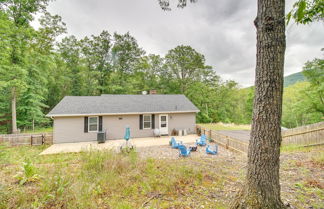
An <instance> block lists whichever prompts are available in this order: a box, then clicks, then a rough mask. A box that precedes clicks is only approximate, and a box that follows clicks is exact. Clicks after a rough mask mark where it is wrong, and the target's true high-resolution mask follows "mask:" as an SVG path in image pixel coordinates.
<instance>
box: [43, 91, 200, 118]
mask: <svg viewBox="0 0 324 209" xmlns="http://www.w3.org/2000/svg"><path fill="white" fill-rule="evenodd" d="M158 112H160V113H161V112H199V110H198V108H197V107H196V106H195V105H194V104H192V103H191V101H190V100H189V99H188V98H187V97H185V96H184V95H167V94H165V95H163V94H153V95H114V94H104V95H101V96H66V97H64V98H63V99H62V100H61V101H60V102H59V103H58V104H57V105H56V106H55V107H54V108H53V109H52V110H51V111H50V112H49V113H48V114H47V116H60V115H66V116H68V115H87V114H89V115H90V114H126V113H131V114H132V113H133V114H134V113H158Z"/></svg>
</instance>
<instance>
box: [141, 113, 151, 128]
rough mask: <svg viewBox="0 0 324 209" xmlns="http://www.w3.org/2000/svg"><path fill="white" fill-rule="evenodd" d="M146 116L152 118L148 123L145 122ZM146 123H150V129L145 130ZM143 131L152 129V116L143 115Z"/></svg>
mask: <svg viewBox="0 0 324 209" xmlns="http://www.w3.org/2000/svg"><path fill="white" fill-rule="evenodd" d="M145 116H149V117H150V121H146V120H145ZM145 122H150V127H148V128H145V126H144V123H145ZM143 129H152V115H148V114H147V115H143Z"/></svg>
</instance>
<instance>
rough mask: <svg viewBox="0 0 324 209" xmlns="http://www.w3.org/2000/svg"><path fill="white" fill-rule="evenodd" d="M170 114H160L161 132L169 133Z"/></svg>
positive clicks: (162, 133)
mask: <svg viewBox="0 0 324 209" xmlns="http://www.w3.org/2000/svg"><path fill="white" fill-rule="evenodd" d="M168 130H169V129H168V115H160V134H161V135H168V134H169V131H168Z"/></svg>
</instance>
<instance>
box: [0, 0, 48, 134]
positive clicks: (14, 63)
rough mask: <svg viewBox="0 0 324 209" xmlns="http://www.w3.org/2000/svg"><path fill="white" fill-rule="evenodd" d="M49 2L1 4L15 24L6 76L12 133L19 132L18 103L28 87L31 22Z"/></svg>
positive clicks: (7, 1) (16, 0)
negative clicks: (9, 94) (27, 50)
mask: <svg viewBox="0 0 324 209" xmlns="http://www.w3.org/2000/svg"><path fill="white" fill-rule="evenodd" d="M47 2H48V0H33V1H24V0H5V1H1V2H0V8H1V10H2V11H4V12H5V13H6V14H7V15H8V17H9V19H10V20H12V22H13V27H12V34H11V37H10V44H9V47H10V62H9V65H8V69H7V71H8V72H7V73H6V76H5V77H4V78H5V79H6V82H7V85H8V86H10V89H11V113H12V132H13V133H16V132H17V115H16V102H17V97H18V95H19V93H21V91H23V90H24V89H25V87H26V81H25V79H26V75H27V71H26V69H25V62H26V59H25V58H26V48H27V46H26V45H28V44H29V42H28V40H29V39H30V37H31V34H30V32H31V27H30V22H31V21H32V20H33V15H34V14H36V13H37V12H38V11H40V10H42V9H44V8H45V7H46V5H47Z"/></svg>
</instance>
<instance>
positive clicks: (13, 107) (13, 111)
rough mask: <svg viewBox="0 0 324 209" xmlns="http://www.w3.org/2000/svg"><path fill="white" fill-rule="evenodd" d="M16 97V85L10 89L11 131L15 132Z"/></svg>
mask: <svg viewBox="0 0 324 209" xmlns="http://www.w3.org/2000/svg"><path fill="white" fill-rule="evenodd" d="M16 98H17V92H16V87H13V88H12V90H11V121H12V133H13V134H15V133H17V132H18V130H17V115H16Z"/></svg>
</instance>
